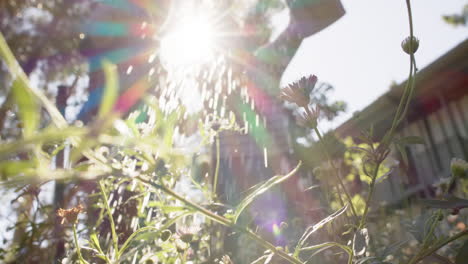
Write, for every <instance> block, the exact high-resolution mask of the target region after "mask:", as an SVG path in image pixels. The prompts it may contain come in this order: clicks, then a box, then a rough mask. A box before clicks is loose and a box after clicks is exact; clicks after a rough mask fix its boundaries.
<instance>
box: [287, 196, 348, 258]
mask: <svg viewBox="0 0 468 264" xmlns="http://www.w3.org/2000/svg"><path fill="white" fill-rule="evenodd" d="M346 209H348V205H347V204H346V205H345V206H343V207H342V208H341V209H339V210H338V211H336V212H334V213H333V214H331V215H329V216H327V217H325V218H324V219H322V220H321V221H320V222H318V223H317V224H315V225H313V226H310V227H308V228H307V229H306V231H305V232H304V234H303V235H302V237H301V238H300V239H299V241H298V242H297V246H296V249H295V250H294V256H298V255H299V252H300V251H301V250H302V248H303V247H304V245H305V243H306V241H307V239H309V237H310V236H311V235H312V234H313V233H314V232H316V231H317V230H319V229H320V228H322V227H323V226H324V225H326V224H327V223H329V222H330V221H332V220H333V219H335V218H337V217H338V216H340V215H341V214H342V213H344V212H346Z"/></svg>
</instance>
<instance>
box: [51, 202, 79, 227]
mask: <svg viewBox="0 0 468 264" xmlns="http://www.w3.org/2000/svg"><path fill="white" fill-rule="evenodd" d="M81 212H83V205H81V204H79V205H78V206H76V207H73V208H70V209H62V208H60V209H58V210H57V216H59V217H60V218H62V221H61V222H60V224H62V225H63V224H64V223H65V221H67V222H68V223H72V224H75V223H76V219H77V217H78V214H79V213H81Z"/></svg>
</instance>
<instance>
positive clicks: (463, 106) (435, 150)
mask: <svg viewBox="0 0 468 264" xmlns="http://www.w3.org/2000/svg"><path fill="white" fill-rule="evenodd" d="M467 90H468V87H467ZM441 102H442V104H441V105H442V107H440V108H439V109H437V110H436V111H434V112H432V113H430V114H427V115H426V114H422V115H421V116H420V118H418V119H416V120H414V121H412V122H410V123H407V124H406V125H405V126H404V127H403V128H402V129H401V130H400V131H399V133H398V135H397V136H400V137H404V136H419V137H421V138H422V139H424V142H425V144H424V145H411V146H408V147H407V148H406V149H407V153H408V161H409V162H408V165H405V164H403V161H402V159H401V156H400V154H399V153H396V152H394V153H392V155H393V156H394V157H395V158H396V159H398V160H399V166H397V168H395V169H394V171H393V173H392V175H391V176H389V177H388V178H387V179H386V180H384V182H382V183H381V184H380V185H378V186H377V191H376V199H377V200H378V201H380V202H384V201H385V203H387V204H394V203H398V202H399V201H401V200H402V199H403V198H405V197H407V196H411V195H421V196H430V195H431V190H430V188H429V187H431V186H434V185H437V184H438V183H440V182H442V181H444V179H448V177H450V161H451V159H452V158H454V157H456V158H463V159H467V158H468V157H467V153H468V94H466V95H464V96H463V97H462V98H459V99H458V100H453V101H451V102H445V101H444V99H443V97H441Z"/></svg>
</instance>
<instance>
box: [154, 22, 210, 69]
mask: <svg viewBox="0 0 468 264" xmlns="http://www.w3.org/2000/svg"><path fill="white" fill-rule="evenodd" d="M213 49H214V32H213V27H212V25H211V23H210V21H209V20H208V19H206V18H204V17H202V16H192V17H188V18H185V19H183V20H182V21H181V22H180V23H178V24H177V25H175V26H174V27H173V28H172V30H170V31H169V32H168V33H167V34H165V35H164V36H163V38H162V39H161V51H160V52H161V53H160V56H161V61H162V63H163V65H164V67H165V68H166V69H180V68H192V67H197V66H200V65H203V64H205V63H207V62H210V61H211V59H212V58H213Z"/></svg>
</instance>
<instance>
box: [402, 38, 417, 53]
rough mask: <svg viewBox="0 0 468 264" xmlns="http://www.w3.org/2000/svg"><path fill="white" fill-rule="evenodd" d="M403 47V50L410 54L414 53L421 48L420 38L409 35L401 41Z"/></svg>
mask: <svg viewBox="0 0 468 264" xmlns="http://www.w3.org/2000/svg"><path fill="white" fill-rule="evenodd" d="M401 47H402V48H403V51H404V52H406V53H408V54H410V55H411V54H414V53H416V51H417V50H418V48H419V39H418V38H416V37H411V36H410V37H407V38H405V39H404V40H403V42H401Z"/></svg>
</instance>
